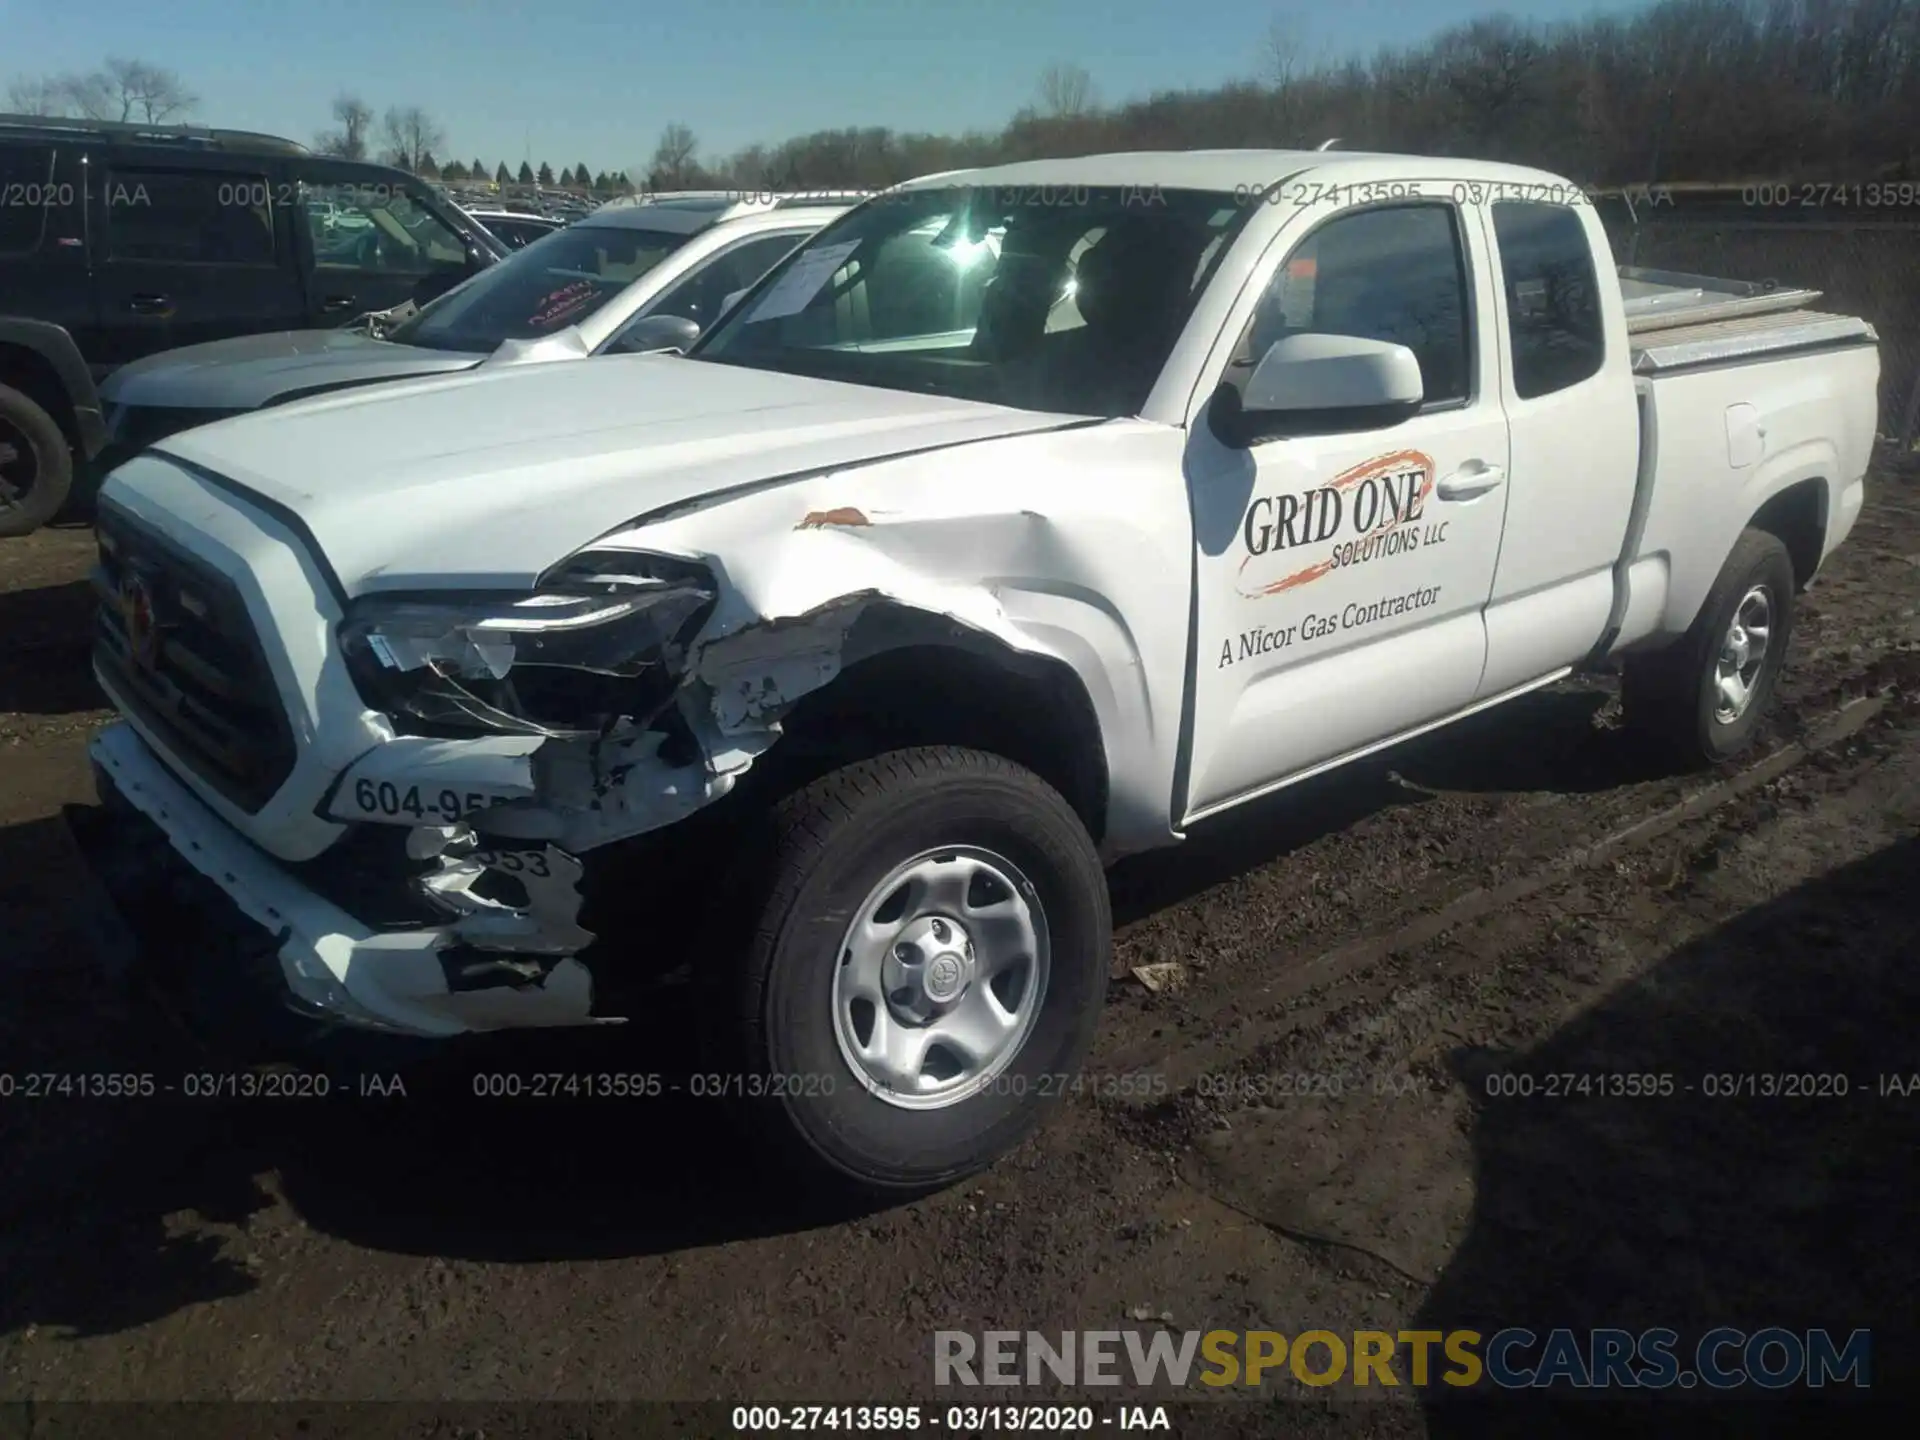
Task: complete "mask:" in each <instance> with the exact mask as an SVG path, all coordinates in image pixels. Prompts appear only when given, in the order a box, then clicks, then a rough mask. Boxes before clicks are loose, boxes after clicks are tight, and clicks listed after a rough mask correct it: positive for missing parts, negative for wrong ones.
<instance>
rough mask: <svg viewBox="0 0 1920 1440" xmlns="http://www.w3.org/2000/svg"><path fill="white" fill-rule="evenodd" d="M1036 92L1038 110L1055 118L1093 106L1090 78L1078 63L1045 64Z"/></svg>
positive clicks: (1072, 114) (1082, 112) (1078, 112)
mask: <svg viewBox="0 0 1920 1440" xmlns="http://www.w3.org/2000/svg"><path fill="white" fill-rule="evenodd" d="M1038 93H1039V97H1040V108H1041V110H1042V111H1043V112H1044V113H1045V114H1047V115H1049V116H1052V117H1054V118H1056V119H1066V118H1068V117H1071V116H1076V115H1084V114H1086V113H1087V112H1088V111H1089V110H1091V109H1093V108H1094V98H1093V77H1092V76H1091V75H1089V74H1088V73H1087V72H1086V71H1085V70H1083V69H1082V68H1081V67H1080V66H1078V65H1058V64H1056V65H1049V66H1048V67H1047V68H1046V69H1045V70H1042V71H1041V72H1040V84H1039V87H1038Z"/></svg>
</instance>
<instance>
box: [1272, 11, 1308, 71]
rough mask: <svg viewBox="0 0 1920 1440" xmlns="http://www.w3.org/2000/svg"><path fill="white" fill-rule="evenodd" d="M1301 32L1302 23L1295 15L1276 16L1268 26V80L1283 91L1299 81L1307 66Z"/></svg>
mask: <svg viewBox="0 0 1920 1440" xmlns="http://www.w3.org/2000/svg"><path fill="white" fill-rule="evenodd" d="M1300 32H1301V25H1300V21H1299V20H1298V18H1296V17H1295V16H1293V15H1276V16H1274V17H1273V20H1272V21H1271V23H1269V24H1268V26H1267V44H1266V61H1267V74H1266V78H1267V79H1268V80H1269V81H1271V82H1272V83H1273V84H1274V85H1275V86H1277V87H1279V88H1280V89H1283V90H1284V89H1285V88H1286V87H1287V86H1289V85H1291V84H1293V83H1294V82H1295V81H1296V80H1298V79H1299V78H1300V74H1301V71H1302V69H1304V68H1306V66H1307V53H1306V45H1305V42H1304V41H1303V40H1302V39H1301V33H1300Z"/></svg>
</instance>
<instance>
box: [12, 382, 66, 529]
mask: <svg viewBox="0 0 1920 1440" xmlns="http://www.w3.org/2000/svg"><path fill="white" fill-rule="evenodd" d="M72 488H73V452H72V450H70V449H69V448H68V446H67V437H66V436H65V435H63V434H61V433H60V426H59V424H58V423H57V422H56V421H55V420H54V418H53V417H52V416H51V415H49V414H48V413H47V412H46V411H45V410H43V409H41V408H40V406H39V405H38V404H36V403H35V402H34V401H33V400H32V399H30V398H29V397H27V396H25V395H23V394H21V393H20V392H19V391H18V390H15V389H13V388H12V387H11V386H7V385H0V536H6V535H31V534H32V533H33V532H34V531H35V530H38V529H39V528H40V527H41V526H42V525H44V524H46V523H47V521H49V520H51V519H52V518H53V517H54V516H55V515H57V514H59V513H60V507H61V506H62V505H64V504H65V503H66V500H67V492H68V491H69V490H70V489H72Z"/></svg>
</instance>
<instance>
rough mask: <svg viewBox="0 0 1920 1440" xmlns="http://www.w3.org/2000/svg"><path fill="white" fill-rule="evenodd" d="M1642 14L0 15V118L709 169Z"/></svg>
mask: <svg viewBox="0 0 1920 1440" xmlns="http://www.w3.org/2000/svg"><path fill="white" fill-rule="evenodd" d="M1639 3H1640V0H1518V3H1514V4H1510V5H1499V4H1489V3H1476V0H1340V3H1338V4H1335V5H1315V6H1308V5H1305V4H1300V5H1292V6H1289V5H1284V4H1275V3H1272V0H1208V3H1194V0H937V3H936V0H652V3H648V0H320V3H300V0H158V3H156V0H0V99H3V98H4V86H5V84H6V83H7V82H9V81H12V80H14V79H17V78H22V77H31V76H36V75H40V74H45V73H60V72H66V71H72V70H90V69H93V68H95V67H97V66H98V65H99V64H100V63H101V62H102V61H103V60H104V59H105V58H106V57H107V56H109V55H114V56H120V57H126V58H131V59H139V60H146V61H149V62H152V63H154V64H158V65H164V66H166V67H168V68H169V69H172V70H173V71H175V72H176V73H178V74H179V75H180V76H181V77H182V78H183V79H184V80H185V81H186V82H187V84H188V86H189V87H190V88H191V89H192V90H193V91H194V92H195V93H196V94H198V95H199V96H200V97H201V104H200V106H199V108H198V110H197V111H196V112H195V114H194V116H193V118H194V119H195V120H197V121H199V122H201V123H204V124H211V125H227V126H234V127H238V128H243V129H253V130H266V131H271V132H274V133H278V134H284V135H289V136H292V137H293V138H295V139H298V140H303V141H305V140H310V139H311V138H312V135H313V133H314V132H315V131H316V130H319V129H322V128H324V127H325V126H326V125H327V124H328V123H329V119H328V109H329V106H330V105H331V103H332V100H333V97H334V96H335V95H337V94H339V93H340V92H341V91H343V90H350V91H353V92H355V93H357V94H359V95H360V96H361V97H362V98H363V99H365V100H366V101H367V103H368V104H369V105H371V106H372V107H373V109H374V110H375V112H376V113H378V112H380V111H382V110H384V109H385V108H386V107H387V106H389V105H408V104H417V105H419V106H421V107H422V108H423V109H425V110H426V111H427V112H428V113H429V114H430V115H432V116H433V117H434V118H435V119H436V120H437V121H438V122H439V123H440V125H441V126H442V127H443V128H444V129H445V130H446V132H447V135H448V138H449V141H450V144H449V146H448V149H449V150H450V151H451V155H442V156H441V157H440V158H442V159H448V158H459V159H462V160H469V161H470V160H472V159H474V158H475V157H476V156H478V157H480V158H481V159H484V160H485V161H486V162H487V163H488V164H489V165H492V164H494V163H496V162H497V161H500V160H503V159H504V160H506V161H508V162H509V163H510V164H512V165H515V166H517V165H518V164H519V162H520V160H521V159H522V158H523V157H524V156H527V155H528V154H529V153H530V154H531V158H532V159H533V161H534V163H535V164H538V163H539V162H540V161H541V160H543V159H544V160H547V161H549V162H551V163H552V164H553V165H554V166H555V167H556V168H558V167H560V166H562V165H573V164H575V163H577V162H580V161H585V162H586V163H588V164H589V165H591V166H592V167H593V168H594V169H596V170H599V169H621V168H630V169H636V170H637V169H639V168H640V167H641V166H642V165H643V163H644V161H645V159H646V157H647V156H648V155H649V154H651V153H652V150H653V145H654V141H655V140H656V138H657V137H658V135H659V133H660V130H661V128H662V127H663V126H664V125H666V124H668V123H669V122H673V121H680V122H683V123H685V124H687V125H689V126H691V127H692V128H693V130H694V133H695V134H696V135H697V136H698V137H699V139H700V142H701V148H702V151H703V152H704V153H708V154H724V153H725V152H727V151H730V150H733V149H735V148H737V147H739V146H741V145H744V144H747V143H750V142H752V141H756V140H765V141H777V140H781V139H784V138H786V137H787V136H790V135H795V134H799V133H802V132H805V131H808V130H819V129H826V128H830V127H834V126H840V125H849V124H858V125H886V126H890V127H892V128H895V129H904V130H932V131H952V130H961V129H967V128H971V127H976V126H977V127H987V128H997V127H998V126H999V125H1000V124H1002V123H1004V122H1005V121H1006V120H1007V118H1008V117H1009V116H1011V114H1012V113H1013V112H1014V110H1016V109H1017V108H1019V106H1021V105H1022V104H1025V103H1027V102H1028V101H1029V100H1031V99H1032V98H1033V94H1034V87H1035V83H1036V81H1037V79H1038V77H1039V75H1040V72H1041V71H1042V70H1043V69H1045V68H1046V66H1047V65H1048V64H1050V63H1054V62H1063V63H1067V64H1074V65H1079V66H1082V67H1083V68H1085V69H1086V70H1087V71H1088V72H1089V73H1090V74H1091V75H1092V76H1093V79H1094V84H1095V87H1096V90H1097V92H1098V95H1099V97H1100V98H1101V99H1104V100H1123V99H1130V98H1136V97H1141V96H1145V95H1147V94H1149V93H1151V92H1152V91H1154V90H1156V89H1180V88H1186V87H1191V86H1209V85H1216V84H1219V83H1221V82H1223V81H1226V80H1230V79H1234V78H1240V77H1252V76H1255V75H1258V74H1260V73H1261V72H1262V70H1263V68H1264V63H1265V55H1266V48H1267V36H1268V33H1269V28H1270V26H1272V24H1273V23H1274V21H1275V20H1276V19H1281V20H1282V21H1283V22H1284V23H1285V24H1286V25H1287V26H1289V27H1290V29H1291V31H1292V33H1294V34H1296V35H1298V36H1299V37H1300V39H1301V41H1302V42H1303V43H1304V44H1305V45H1306V46H1307V48H1308V49H1309V50H1312V51H1317V52H1320V53H1323V54H1326V55H1328V56H1330V57H1335V58H1338V57H1343V56H1345V55H1348V54H1352V53H1355V52H1359V53H1363V54H1365V53H1371V52H1372V51H1373V50H1375V49H1376V48H1378V47H1379V46H1381V45H1383V44H1402V43H1408V42H1413V41H1417V40H1420V39H1422V38H1424V37H1426V36H1428V35H1431V34H1433V33H1434V32H1435V31H1437V30H1440V29H1443V28H1445V27H1447V26H1448V25H1451V24H1454V23H1457V22H1459V21H1461V20H1465V19H1470V18H1472V17H1474V16H1476V15H1481V14H1487V13H1492V12H1494V11H1497V10H1502V9H1504V10H1507V11H1509V12H1510V13H1513V14H1515V15H1519V16H1522V17H1526V18H1533V19H1540V20H1556V19H1568V18H1577V17H1579V16H1582V15H1587V14H1592V13H1595V12H1598V11H1606V10H1613V11H1622V10H1630V9H1637V8H1639Z"/></svg>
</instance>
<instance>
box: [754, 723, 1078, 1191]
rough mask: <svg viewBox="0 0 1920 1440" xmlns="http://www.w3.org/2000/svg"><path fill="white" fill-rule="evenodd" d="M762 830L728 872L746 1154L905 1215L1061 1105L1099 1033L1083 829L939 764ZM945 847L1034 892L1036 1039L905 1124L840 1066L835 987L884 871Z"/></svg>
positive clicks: (889, 756) (874, 765)
mask: <svg viewBox="0 0 1920 1440" xmlns="http://www.w3.org/2000/svg"><path fill="white" fill-rule="evenodd" d="M765 819H766V823H765V825H764V826H763V827H762V828H761V830H760V832H759V841H758V843H757V844H753V845H751V846H750V847H749V848H748V850H747V851H746V852H745V853H744V854H743V855H742V857H741V859H740V862H739V865H740V868H739V870H737V871H736V873H737V874H740V875H741V876H742V877H743V886H744V894H745V898H747V899H748V905H747V907H746V908H745V910H744V912H743V913H742V914H741V916H740V920H741V922H742V923H743V924H747V925H751V927H752V928H751V935H750V937H749V938H748V939H747V940H746V943H745V945H744V955H743V957H742V961H741V963H740V966H739V968H738V970H737V971H736V972H735V973H734V974H733V975H732V977H731V982H732V983H731V989H732V991H733V1000H734V1004H733V1006H732V1015H733V1024H732V1033H731V1036H730V1039H729V1043H728V1046H727V1048H728V1051H729V1052H730V1053H729V1059H730V1060H731V1061H732V1062H733V1063H736V1064H737V1065H738V1073H740V1074H742V1075H744V1076H746V1077H748V1083H749V1086H750V1087H753V1086H757V1087H758V1088H759V1089H761V1091H762V1092H763V1093H761V1094H760V1095H758V1096H757V1097H754V1098H750V1099H749V1100H748V1101H747V1102H746V1104H745V1106H744V1107H743V1109H744V1114H745V1117H746V1118H747V1119H748V1121H749V1122H750V1124H751V1126H752V1128H753V1130H754V1132H755V1138H756V1139H759V1140H762V1141H765V1142H770V1143H771V1145H772V1147H773V1148H774V1150H775V1152H776V1155H777V1156H778V1158H780V1159H783V1160H785V1161H788V1162H790V1163H792V1164H793V1165H794V1166H795V1169H796V1170H797V1171H798V1174H799V1176H800V1178H803V1179H804V1180H805V1181H807V1182H809V1183H810V1184H811V1186H812V1187H813V1188H815V1189H816V1190H817V1191H825V1192H829V1193H833V1194H841V1195H845V1194H847V1193H849V1192H852V1193H857V1194H858V1195H860V1196H862V1197H866V1198H874V1199H895V1198H904V1197H905V1196H908V1195H913V1194H919V1193H925V1192H927V1191H931V1190H936V1189H939V1188H942V1187H944V1186H946V1185H950V1184H952V1183H953V1182H955V1181H957V1180H960V1179H962V1178H964V1177H966V1176H968V1175H970V1174H973V1173H975V1172H976V1171H979V1170H982V1169H984V1168H985V1167H986V1166H988V1165H989V1164H991V1163H992V1162H993V1161H994V1160H995V1159H996V1158H997V1157H999V1156H1000V1155H1002V1154H1004V1153H1005V1152H1006V1151H1008V1150H1009V1149H1011V1148H1012V1147H1013V1146H1015V1145H1016V1144H1018V1143H1019V1142H1020V1141H1021V1140H1022V1139H1024V1138H1025V1137H1026V1136H1027V1135H1028V1134H1029V1133H1031V1132H1032V1131H1033V1129H1034V1128H1035V1127H1036V1126H1037V1125H1038V1124H1039V1123H1040V1121H1041V1119H1042V1118H1043V1117H1044V1114H1045V1112H1046V1111H1047V1110H1048V1109H1049V1108H1050V1106H1051V1104H1052V1103H1053V1102H1054V1101H1057V1100H1058V1099H1059V1098H1060V1097H1061V1095H1062V1093H1063V1091H1064V1089H1066V1088H1068V1087H1065V1086H1063V1085H1062V1084H1061V1083H1060V1078H1061V1077H1068V1076H1072V1075H1075V1074H1076V1073H1077V1072H1078V1068H1079V1066H1080V1064H1081V1062H1082V1061H1083V1059H1084V1058H1085V1056H1086V1053H1087V1049H1088V1047H1089V1046H1090V1045H1091V1043H1092V1041H1093V1035H1094V1032H1095V1029H1096V1027H1097V1026H1098V1023H1099V1016H1100V1009H1101V1006H1102V1003H1103V1002H1104V1000H1105V997H1106V988H1107V972H1108V967H1109V964H1110V957H1111V949H1112V929H1113V922H1112V916H1111V914H1110V911H1109V908H1108V900H1107V887H1106V876H1105V873H1104V870H1103V868H1102V866H1101V863H1100V858H1099V855H1098V853H1097V852H1096V851H1095V849H1094V846H1093V842H1092V840H1091V839H1090V838H1089V837H1088V834H1087V831H1086V827H1085V826H1084V825H1082V824H1081V822H1080V819H1079V817H1078V816H1077V815H1076V814H1075V813H1074V811H1073V809H1072V807H1070V806H1069V805H1068V804H1067V802H1066V801H1065V800H1064V799H1063V798H1062V797H1061V796H1060V794H1059V793H1058V792H1057V791H1055V790H1054V789H1053V788H1052V787H1051V786H1049V785H1048V784H1047V783H1046V782H1045V781H1043V780H1041V779H1040V778H1039V777H1038V776H1036V775H1034V774H1032V773H1031V772H1029V771H1027V770H1024V769H1022V768H1021V767H1019V766H1018V765H1015V764H1013V763H1012V762H1010V761H1007V760H1004V759H1001V758H1000V757H998V756H995V755H989V754H984V753H982V752H980V751H975V750H964V749H958V748H954V747H946V746H941V747H928V748H919V749H909V750H897V751H891V752H888V753H886V754H883V755H879V756H877V757H875V758H872V759H869V760H863V761H861V762H859V763H857V764H854V765H849V766H847V767H845V768H844V769H840V770H835V771H833V772H832V773H830V774H828V775H826V776H824V777H822V778H820V779H818V780H816V781H814V782H812V783H810V784H808V785H807V786H806V787H805V788H803V789H800V790H798V791H796V792H794V793H792V794H790V795H788V796H786V797H785V798H784V799H782V800H780V801H778V802H777V803H776V804H774V805H773V806H772V807H771V809H770V811H769V812H768V813H767V815H766V817H765ZM948 846H952V847H955V848H960V847H976V848H978V849H980V850H984V851H990V852H993V854H994V855H996V856H998V857H1004V858H1005V859H1006V860H1008V861H1010V862H1012V864H1013V865H1014V866H1016V867H1017V868H1018V870H1019V871H1020V872H1021V874H1022V875H1023V876H1024V877H1025V879H1026V880H1027V881H1028V882H1029V883H1030V886H1031V889H1030V891H1028V892H1027V894H1026V897H1025V898H1026V900H1027V902H1028V904H1029V905H1030V906H1037V907H1038V909H1039V912H1040V914H1041V916H1042V917H1043V919H1044V925H1045V930H1046V934H1047V936H1048V945H1047V949H1048V962H1047V966H1046V981H1045V984H1044V986H1042V987H1041V989H1040V994H1039V999H1038V1009H1037V1011H1036V1013H1035V1018H1034V1020H1033V1022H1032V1029H1031V1030H1030V1031H1029V1032H1028V1034H1027V1036H1026V1039H1025V1041H1024V1043H1023V1044H1022V1045H1021V1046H1020V1048H1019V1049H1018V1050H1017V1051H1016V1052H1014V1053H1013V1055H1012V1058H1011V1060H1010V1061H1009V1062H1008V1064H1007V1066H1006V1068H1005V1069H1004V1070H1002V1071H1001V1072H1000V1073H999V1075H998V1076H997V1077H995V1078H994V1079H993V1080H992V1081H991V1082H989V1083H987V1084H985V1086H984V1088H982V1089H980V1090H978V1091H977V1092H975V1093H972V1094H969V1095H966V1096H965V1098H959V1099H956V1100H954V1101H953V1102H952V1103H950V1104H948V1105H946V1106H945V1107H944V1108H939V1109H931V1110H926V1109H922V1110H912V1109H902V1108H900V1107H899V1106H898V1105H896V1104H894V1103H893V1102H891V1101H889V1100H887V1099H883V1098H881V1097H880V1095H879V1094H878V1093H877V1092H876V1090H875V1088H874V1087H873V1086H872V1084H871V1083H870V1082H869V1081H868V1080H867V1079H865V1078H863V1077H862V1076H861V1075H860V1074H859V1073H857V1072H856V1071H855V1069H854V1067H853V1066H852V1065H851V1064H850V1063H849V1062H848V1060H847V1058H846V1056H845V1055H844V1054H843V1052H842V1050H841V1047H840V1041H839V1039H838V1038H837V1031H836V1025H835V1019H834V1008H835V1005H834V999H833V990H834V979H835V973H836V969H837V966H838V965H839V963H840V959H841V944H842V940H843V938H844V937H845V934H846V931H847V928H848V926H849V925H850V924H851V923H852V918H853V914H854V912H855V910H856V908H857V907H859V906H860V905H861V904H862V902H863V901H865V900H866V899H868V897H869V895H870V892H872V891H873V890H874V888H875V887H876V886H878V885H880V884H881V883H882V882H883V881H884V880H885V879H886V878H887V876H888V874H889V872H891V871H892V870H893V869H894V868H895V867H896V866H898V865H901V864H903V863H904V862H906V861H908V860H909V859H911V858H913V857H916V856H919V855H921V854H922V853H923V852H928V851H933V850H937V849H941V848H944V847H948ZM728 891H729V893H730V895H731V896H732V898H733V899H734V900H735V901H737V900H738V899H740V898H742V891H741V890H738V889H735V888H734V887H731V886H729V887H728ZM1039 973H1040V972H1039V971H1038V969H1036V970H1035V971H1034V972H1033V976H1032V977H1031V978H1032V979H1033V980H1035V981H1037V979H1038V976H1039ZM756 1077H768V1078H767V1079H766V1080H757V1079H756ZM769 1088H771V1089H773V1091H774V1093H765V1091H766V1090H768V1089H769Z"/></svg>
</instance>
